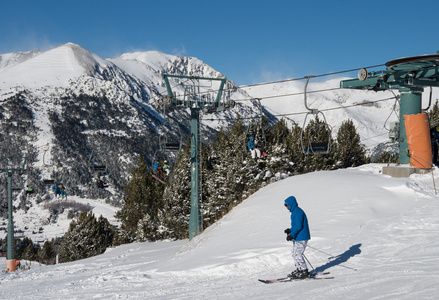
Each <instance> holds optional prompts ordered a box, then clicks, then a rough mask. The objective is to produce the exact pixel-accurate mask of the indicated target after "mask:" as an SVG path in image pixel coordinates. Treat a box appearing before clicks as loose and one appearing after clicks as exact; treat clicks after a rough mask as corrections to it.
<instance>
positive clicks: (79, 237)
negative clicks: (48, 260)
mask: <svg viewBox="0 0 439 300" xmlns="http://www.w3.org/2000/svg"><path fill="white" fill-rule="evenodd" d="M113 238H114V229H113V227H112V226H111V224H110V223H109V222H108V220H107V219H106V218H104V217H102V216H100V217H99V219H98V220H96V218H95V216H94V214H93V212H89V213H82V214H81V215H80V216H79V218H78V221H75V220H73V221H72V222H71V223H70V226H69V230H68V231H67V232H66V233H65V234H64V238H63V240H62V241H61V243H60V247H59V261H60V262H68V261H74V260H78V259H82V258H87V257H91V256H95V255H98V254H102V253H104V252H105V249H107V247H109V246H111V245H112V243H113Z"/></svg>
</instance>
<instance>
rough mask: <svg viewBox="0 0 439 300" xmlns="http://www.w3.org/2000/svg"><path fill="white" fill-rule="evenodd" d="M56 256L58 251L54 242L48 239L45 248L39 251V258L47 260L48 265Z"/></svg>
mask: <svg viewBox="0 0 439 300" xmlns="http://www.w3.org/2000/svg"><path fill="white" fill-rule="evenodd" d="M55 257H56V252H55V248H54V247H53V244H52V243H51V242H49V241H46V242H45V243H44V245H43V248H41V249H40V250H39V251H38V258H39V259H40V261H43V262H45V263H46V265H49V264H51V262H52V261H53V259H54V258H55Z"/></svg>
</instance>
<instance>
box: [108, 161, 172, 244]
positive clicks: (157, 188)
mask: <svg viewBox="0 0 439 300" xmlns="http://www.w3.org/2000/svg"><path fill="white" fill-rule="evenodd" d="M163 189H164V186H163V184H162V183H160V182H159V181H158V180H156V179H154V178H153V177H152V173H151V171H149V170H148V167H147V165H146V163H145V159H144V158H143V157H139V160H138V162H137V167H136V168H134V169H132V170H131V177H130V179H129V182H128V183H127V184H126V186H125V198H124V203H123V205H122V208H121V209H120V210H119V211H118V212H117V213H116V218H117V219H119V220H120V221H121V223H122V224H121V228H122V229H123V230H124V231H126V232H127V233H128V236H130V238H131V240H134V239H135V235H136V232H137V230H138V223H139V220H141V219H143V218H144V217H145V215H146V214H149V216H150V217H151V219H152V220H153V221H154V222H159V220H158V212H159V210H160V209H161V208H162V206H163V203H162V194H163Z"/></svg>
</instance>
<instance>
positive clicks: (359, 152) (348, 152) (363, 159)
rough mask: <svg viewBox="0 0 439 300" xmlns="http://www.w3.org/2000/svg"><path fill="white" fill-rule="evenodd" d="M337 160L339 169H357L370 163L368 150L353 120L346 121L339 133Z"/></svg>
mask: <svg viewBox="0 0 439 300" xmlns="http://www.w3.org/2000/svg"><path fill="white" fill-rule="evenodd" d="M336 158H337V162H336V164H337V167H338V168H348V167H355V166H359V165H362V164H365V163H368V158H367V156H366V149H365V147H364V146H363V145H362V144H361V141H360V135H359V134H358V133H357V130H356V129H355V126H354V123H353V122H352V120H350V119H349V120H347V121H344V122H343V123H342V124H341V126H340V128H339V130H338V132H337V148H336Z"/></svg>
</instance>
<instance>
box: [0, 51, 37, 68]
mask: <svg viewBox="0 0 439 300" xmlns="http://www.w3.org/2000/svg"><path fill="white" fill-rule="evenodd" d="M39 54H41V52H40V50H39V49H33V50H31V51H27V52H12V53H5V54H0V69H5V68H10V67H13V66H15V65H18V64H20V63H22V62H24V61H26V60H28V59H31V58H32V57H34V56H37V55H39Z"/></svg>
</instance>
